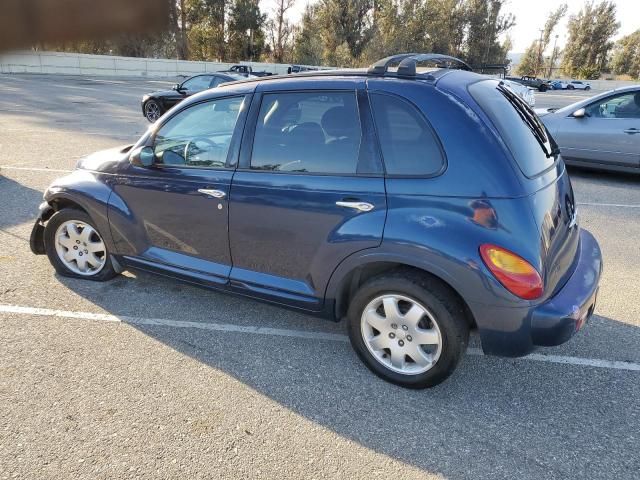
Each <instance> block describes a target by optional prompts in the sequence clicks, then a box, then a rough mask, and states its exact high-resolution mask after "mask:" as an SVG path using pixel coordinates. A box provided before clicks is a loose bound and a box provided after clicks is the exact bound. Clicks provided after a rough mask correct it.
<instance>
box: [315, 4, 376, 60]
mask: <svg viewBox="0 0 640 480" xmlns="http://www.w3.org/2000/svg"><path fill="white" fill-rule="evenodd" d="M372 9H373V0H320V1H319V2H318V19H319V21H320V25H321V29H322V30H321V37H322V45H323V60H324V61H325V62H326V63H327V64H329V65H341V66H342V65H344V63H343V62H345V60H347V57H346V56H345V55H344V52H343V51H342V48H341V49H340V51H339V47H341V45H342V44H346V45H347V47H348V50H349V55H348V64H349V65H350V64H352V63H354V62H355V61H356V59H358V58H359V57H360V55H361V53H362V52H363V50H364V48H365V47H366V46H367V44H368V43H369V41H370V40H371V37H372V33H373V29H372V23H373V11H372ZM338 53H339V55H338Z"/></svg>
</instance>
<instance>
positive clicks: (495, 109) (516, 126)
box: [469, 80, 557, 177]
mask: <svg viewBox="0 0 640 480" xmlns="http://www.w3.org/2000/svg"><path fill="white" fill-rule="evenodd" d="M469 93H471V95H472V96H473V98H474V99H475V101H476V102H478V104H479V105H480V107H482V109H483V110H484V112H485V113H486V114H487V115H488V116H489V118H490V119H491V121H492V122H493V124H494V125H495V127H496V129H497V130H498V132H499V133H500V135H501V136H502V139H503V140H504V142H505V143H506V145H507V147H508V148H509V150H510V151H511V153H512V154H513V157H514V159H515V161H516V162H517V164H518V166H519V167H520V169H521V170H522V173H524V174H525V175H526V176H527V177H535V176H536V175H538V174H539V173H542V172H544V171H545V170H547V169H548V168H550V167H551V166H552V165H553V163H554V162H555V156H556V155H557V147H556V145H555V143H554V142H553V140H552V139H551V138H550V137H549V136H548V135H547V131H546V129H545V127H544V126H543V125H542V123H541V122H540V120H539V119H538V117H537V116H536V114H535V113H533V111H532V110H531V108H530V107H529V106H528V105H527V104H526V103H525V102H524V101H522V99H520V97H519V96H518V95H517V94H516V93H514V92H513V91H512V90H511V89H510V88H509V87H508V86H506V85H504V84H502V83H501V82H498V81H497V80H485V81H481V82H477V83H474V84H473V85H471V86H470V87H469Z"/></svg>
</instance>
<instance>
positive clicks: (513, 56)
mask: <svg viewBox="0 0 640 480" xmlns="http://www.w3.org/2000/svg"><path fill="white" fill-rule="evenodd" d="M523 55H524V52H522V53H515V52H509V53H507V58H508V59H509V60H511V68H513V67H515V66H516V65H518V64H519V63H520V59H521V58H522V56H523Z"/></svg>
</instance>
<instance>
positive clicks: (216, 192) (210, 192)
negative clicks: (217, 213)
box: [198, 188, 227, 198]
mask: <svg viewBox="0 0 640 480" xmlns="http://www.w3.org/2000/svg"><path fill="white" fill-rule="evenodd" d="M198 192H200V193H204V194H205V195H209V196H210V197H215V198H224V197H226V196H227V194H226V193H224V192H223V191H222V190H209V189H206V188H199V189H198Z"/></svg>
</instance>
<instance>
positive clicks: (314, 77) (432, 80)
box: [189, 68, 489, 100]
mask: <svg viewBox="0 0 640 480" xmlns="http://www.w3.org/2000/svg"><path fill="white" fill-rule="evenodd" d="M450 76H454V77H455V78H456V79H457V80H458V81H459V82H461V83H463V84H470V83H474V82H476V81H478V80H481V79H487V78H489V77H487V76H485V75H480V74H477V73H473V72H468V71H464V70H455V69H447V68H439V69H434V70H423V71H420V72H419V73H418V74H417V75H415V76H404V75H398V74H396V73H395V72H392V71H391V72H387V73H385V74H384V75H380V74H372V73H369V72H367V70H366V69H364V68H363V69H340V70H315V71H306V72H299V73H292V74H285V75H270V76H267V77H249V78H245V77H243V78H241V79H239V80H237V81H233V82H228V83H225V84H223V85H221V86H219V87H217V88H216V89H212V90H207V91H205V92H202V93H199V94H197V96H196V98H198V99H200V100H202V99H205V98H215V97H220V96H223V95H228V94H229V93H237V94H248V93H253V92H254V91H255V90H256V89H259V90H263V91H264V90H283V89H285V87H286V88H291V89H304V88H311V89H316V88H322V87H323V86H327V87H329V88H332V89H339V88H341V85H345V86H346V85H348V84H350V85H352V84H354V83H359V82H364V81H365V80H367V79H374V78H377V79H380V78H384V79H396V80H399V81H407V82H416V85H418V84H425V83H426V84H431V85H436V84H437V83H438V82H439V81H440V80H442V79H443V78H445V77H450ZM267 85H268V87H267ZM192 98H194V97H190V99H189V100H191V99H192Z"/></svg>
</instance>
